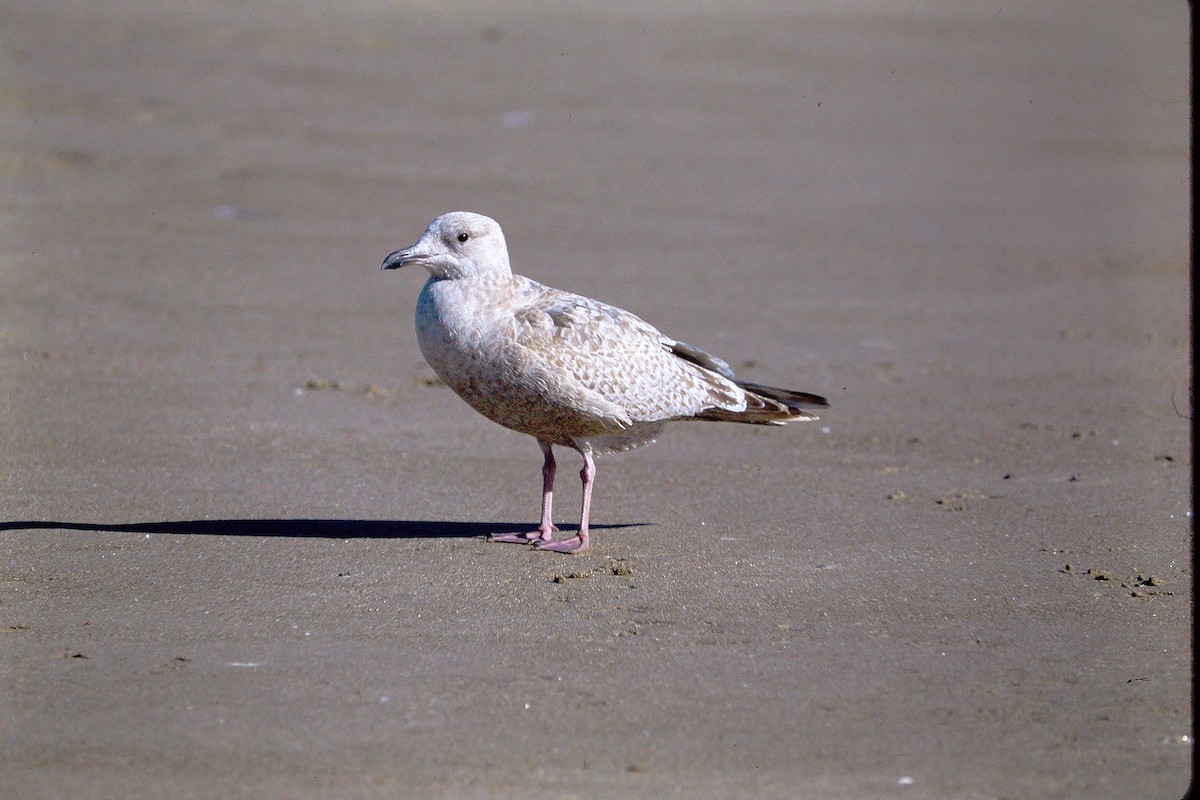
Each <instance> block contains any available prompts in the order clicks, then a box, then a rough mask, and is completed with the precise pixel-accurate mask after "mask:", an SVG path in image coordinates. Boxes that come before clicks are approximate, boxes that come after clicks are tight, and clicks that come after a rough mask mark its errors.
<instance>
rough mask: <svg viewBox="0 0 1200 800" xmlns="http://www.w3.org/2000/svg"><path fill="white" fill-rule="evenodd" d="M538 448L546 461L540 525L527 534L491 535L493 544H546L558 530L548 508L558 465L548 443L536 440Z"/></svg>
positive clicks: (550, 503)
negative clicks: (540, 542) (541, 542)
mask: <svg viewBox="0 0 1200 800" xmlns="http://www.w3.org/2000/svg"><path fill="white" fill-rule="evenodd" d="M538 447H540V448H542V455H544V456H545V457H546V460H545V461H544V462H542V523H541V524H540V525H539V526H538V529H537V530H536V531H528V532H527V533H506V534H503V535H501V534H492V536H491V540H492V541H493V542H514V543H516V544H529V543H530V542H537V541H545V542H548V541H550V540H551V539H552V538H554V532H555V531H557V530H558V528H556V527H554V522H553V521H551V519H550V506H551V505H552V504H553V502H554V471H555V469H556V468H557V466H558V465H557V464H555V462H554V449H553V448H552V447H551V446H550V443H549V442H544V441H542V440H541V439H538Z"/></svg>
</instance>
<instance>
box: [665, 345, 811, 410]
mask: <svg viewBox="0 0 1200 800" xmlns="http://www.w3.org/2000/svg"><path fill="white" fill-rule="evenodd" d="M664 346H666V347H667V349H668V350H670V351H671V352H672V353H673V354H675V355H676V356H678V357H679V358H681V359H683V360H684V361H688V362H690V363H692V364H694V365H696V366H697V367H700V369H701V370H703V371H706V372H707V373H709V374H712V373H716V374H717V375H720V376H721V377H722V378H725V379H726V380H728V381H732V382H733V383H734V384H736V385H737V387H738V388H740V389H741V390H742V391H744V392H745V393H746V408H745V410H744V411H730V410H729V409H727V408H718V407H713V408H706V409H705V410H703V411H701V412H700V413H699V414H696V415H695V416H694V417H693V419H707V420H716V421H719V422H741V423H745V424H748V425H786V424H787V423H789V422H800V421H802V420H813V419H817V418H818V417H817V415H816V414H813V413H811V412H809V411H806V410H805V409H809V408H828V407H829V401H828V400H826V399H825V398H824V397H821V396H820V395H817V394H810V393H808V392H797V391H794V390H792V389H779V388H776V387H774V386H764V385H763V384H761V383H752V382H750V381H743V380H741V379H739V378H738V377H737V376H736V375H734V374H733V370H732V369H730V367H729V364H728V363H727V362H725V361H724V360H722V359H720V358H717V357H716V356H714V355H713V354H711V353H706V352H704V351H703V350H701V349H700V348H698V347H693V346H692V345H690V344H687V343H686V342H675V341H669V340H668V341H667V342H665V343H664ZM716 380H717V381H718V382H719V379H716ZM725 386H728V384H725Z"/></svg>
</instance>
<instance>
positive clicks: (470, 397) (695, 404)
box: [382, 211, 829, 553]
mask: <svg viewBox="0 0 1200 800" xmlns="http://www.w3.org/2000/svg"><path fill="white" fill-rule="evenodd" d="M408 266H419V267H424V268H425V269H426V270H427V271H428V273H429V277H428V279H427V280H426V282H425V285H424V287H423V288H422V289H421V292H420V295H419V296H418V298H417V307H416V333H417V343H418V345H419V346H420V349H421V354H422V355H423V356H424V357H425V360H426V361H427V362H428V363H429V366H430V367H431V368H432V369H433V371H434V373H435V374H436V375H437V376H438V378H439V379H440V380H441V381H442V382H443V383H444V384H445V385H446V386H448V387H450V388H451V389H452V390H454V392H456V393H457V394H458V395H459V397H461V398H462V399H463V400H465V401H466V402H467V404H468V405H470V406H471V407H472V408H474V409H475V410H476V411H478V412H479V413H480V414H482V415H483V416H485V417H487V418H488V419H490V420H492V421H493V422H497V423H499V424H500V425H503V426H504V427H506V428H509V429H511V430H514V431H517V432H519V433H524V434H528V435H529V436H532V437H534V438H535V439H536V440H537V443H538V446H539V447H540V448H541V451H542V456H543V463H542V507H541V522H540V524H539V525H538V527H537V528H536V529H535V530H531V531H528V532H525V533H510V534H493V535H492V536H491V537H490V538H491V539H492V540H493V541H498V542H515V543H524V544H532V545H534V546H535V548H536V549H539V550H549V551H555V552H560V553H582V552H584V551H585V550H587V549H588V547H589V542H590V537H589V533H588V521H589V516H590V512H591V499H592V486H593V483H594V482H595V477H596V465H595V461H594V458H593V456H595V455H602V454H607V453H614V452H621V451H625V450H631V449H633V448H635V447H641V446H643V445H647V444H650V443H652V442H654V441H655V440H656V439H657V438H658V437H659V436H660V435H661V434H662V432H663V429H664V428H665V426H666V424H667V423H668V422H673V421H677V420H714V421H719V422H739V423H746V424H751V425H783V424H786V423H789V422H798V421H806V420H815V419H817V416H816V415H815V414H814V413H813V412H812V411H810V409H813V408H824V407H827V406H828V405H829V402H828V400H826V399H825V398H824V397H821V396H820V395H816V394H811V393H808V392H800V391H794V390H791V389H779V388H776V387H773V386H764V385H761V384H758V383H752V382H750V381H745V380H741V379H739V378H738V377H737V376H736V375H735V374H734V372H733V370H732V369H730V367H729V364H728V363H727V362H725V361H724V360H722V359H720V358H718V357H716V356H714V355H711V354H709V353H707V352H705V351H703V350H701V349H699V348H697V347H693V346H692V345H690V344H687V343H685V342H681V341H678V340H676V339H672V338H671V337H669V336H667V335H665V334H663V333H661V332H659V330H658V329H657V328H655V327H654V326H653V325H651V324H650V323H648V322H646V321H645V320H643V319H641V318H640V317H638V316H636V315H634V314H633V313H631V312H629V311H626V310H624V309H621V308H617V307H616V306H613V305H609V304H607V303H603V302H600V301H599V300H593V299H591V298H589V297H584V296H582V295H578V294H572V293H570V292H565V291H561V290H559V289H554V288H551V287H549V286H546V285H543V284H541V283H538V282H537V281H534V280H531V279H529V278H526V277H523V276H521V275H516V274H513V271H512V268H511V266H510V265H509V255H508V245H507V243H506V241H505V238H504V232H503V231H502V230H501V228H500V225H499V223H497V222H496V221H495V220H494V219H491V218H490V217H486V216H483V215H482V214H475V213H471V212H466V211H453V212H450V213H447V214H443V215H441V216H439V217H437V218H436V219H434V220H433V221H432V222H431V223H429V226H428V227H427V228H426V229H425V232H424V233H423V234H422V235H421V237H420V239H418V240H417V242H416V243H415V244H413V245H412V246H410V247H406V248H404V249H401V250H396V251H394V252H392V253H391V254H389V255H388V256H387V258H386V259H384V261H383V264H382V269H384V270H393V269H399V268H401V267H408ZM555 446H558V447H565V448H570V449H573V450H575V451H576V452H578V453H579V454H580V455H581V456H582V457H583V469H582V470H580V473H579V477H580V480H581V481H582V483H583V493H582V502H581V506H580V515H579V527H578V530H577V533H576V534H575V535H574V536H572V537H570V538H566V539H556V538H555V536H554V534H555V533H557V532H558V528H557V527H556V526H555V525H554V522H553V520H552V514H551V512H552V504H553V497H554V477H555V472H556V469H557V462H556V460H555V457H554V450H553V448H554V447H555Z"/></svg>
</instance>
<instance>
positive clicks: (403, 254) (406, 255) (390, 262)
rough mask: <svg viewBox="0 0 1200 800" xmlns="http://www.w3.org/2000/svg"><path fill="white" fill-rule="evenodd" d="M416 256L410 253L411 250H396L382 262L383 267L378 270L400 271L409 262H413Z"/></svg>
mask: <svg viewBox="0 0 1200 800" xmlns="http://www.w3.org/2000/svg"><path fill="white" fill-rule="evenodd" d="M415 257H416V254H415V253H413V252H412V248H411V247H409V248H406V249H404V250H397V251H396V252H394V253H392V254H391V255H389V256H388V257H387V258H385V259H384V260H383V266H382V267H381V268H380V269H400V268H401V267H403V266H404V265H405V264H407V263H409V262H410V261H414V260H415Z"/></svg>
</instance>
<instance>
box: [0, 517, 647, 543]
mask: <svg viewBox="0 0 1200 800" xmlns="http://www.w3.org/2000/svg"><path fill="white" fill-rule="evenodd" d="M645 524H647V523H644V522H630V523H625V524H617V525H592V526H590V527H591V529H592V530H605V529H615V528H633V527H639V526H642V525H645ZM536 527H537V524H536V523H533V524H531V523H528V522H459V521H453V520H382V519H378V520H377V519H198V520H162V521H158V522H119V523H104V522H51V521H46V520H25V521H13V522H0V532H3V531H27V530H71V531H97V532H106V533H168V534H176V535H181V536H279V537H283V538H302V539H447V538H472V537H486V536H490V535H491V534H505V533H521V532H524V531H528V530H532V529H533V528H536ZM568 529H569V528H567V527H566V526H564V530H568Z"/></svg>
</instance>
